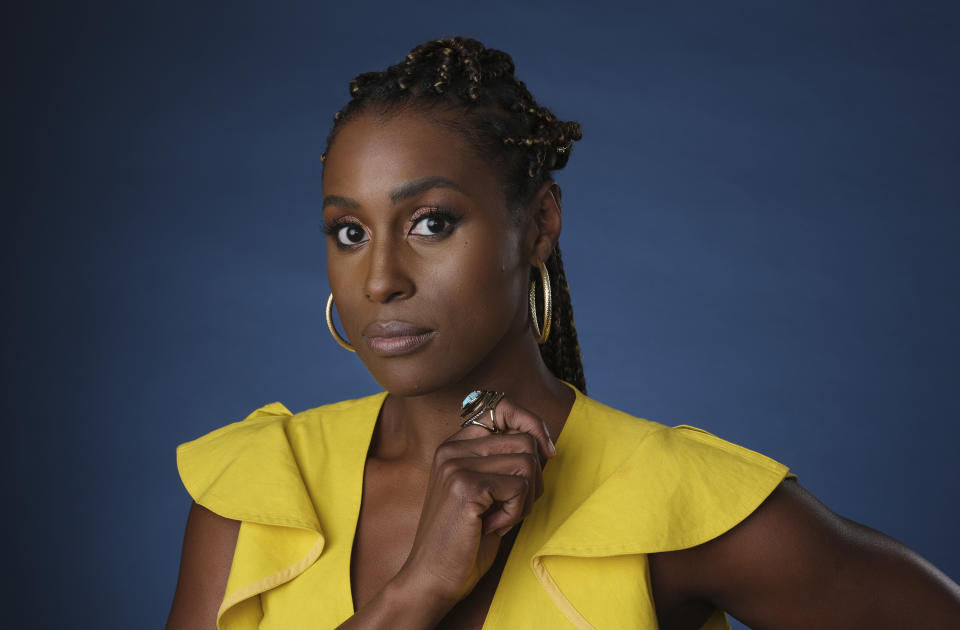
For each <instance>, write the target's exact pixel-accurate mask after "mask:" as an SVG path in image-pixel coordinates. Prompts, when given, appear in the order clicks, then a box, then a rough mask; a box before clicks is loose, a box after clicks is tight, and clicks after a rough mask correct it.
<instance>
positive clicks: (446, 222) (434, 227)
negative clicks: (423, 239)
mask: <svg viewBox="0 0 960 630" xmlns="http://www.w3.org/2000/svg"><path fill="white" fill-rule="evenodd" d="M457 220H458V217H457V216H455V215H452V214H450V213H448V212H446V211H444V210H434V211H433V212H429V213H427V214H424V215H423V216H421V217H420V218H419V219H417V221H416V222H415V223H414V224H413V227H412V228H410V233H411V234H416V235H417V236H440V235H441V234H447V233H449V232H452V231H453V226H454V225H456V223H457Z"/></svg>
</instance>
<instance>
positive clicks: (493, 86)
mask: <svg viewBox="0 0 960 630" xmlns="http://www.w3.org/2000/svg"><path fill="white" fill-rule="evenodd" d="M350 97H351V98H350V101H349V102H348V103H347V104H346V105H345V106H344V107H343V108H342V109H340V111H338V112H337V113H336V114H335V115H334V117H333V121H334V122H333V129H332V130H331V132H330V135H329V136H328V137H327V147H328V148H329V147H330V146H332V144H333V141H334V139H335V138H336V136H337V133H338V132H339V131H340V129H342V128H343V125H344V123H345V122H347V121H349V120H351V119H352V118H354V117H356V116H357V115H358V114H360V113H362V112H371V111H372V112H374V113H377V114H381V115H386V114H389V113H396V112H401V111H405V110H414V111H418V112H423V113H427V114H429V113H431V112H432V111H437V112H440V113H447V112H451V111H453V112H456V114H457V115H456V116H443V115H441V116H436V119H435V121H436V122H437V123H438V124H441V125H444V126H446V127H448V128H451V129H452V130H454V131H456V132H457V133H459V134H461V135H462V136H463V137H465V138H466V139H467V141H468V142H469V143H470V145H471V146H472V147H474V148H475V150H476V153H477V155H478V156H479V157H481V158H482V159H483V160H485V161H486V162H487V163H488V164H489V165H490V166H491V167H492V168H494V169H495V171H496V172H498V173H499V174H500V181H501V182H502V183H503V184H502V185H503V191H502V192H503V196H504V199H506V200H507V202H508V207H509V208H510V211H511V214H512V215H513V217H514V219H515V220H517V221H519V220H520V219H521V218H522V210H523V208H524V207H525V206H526V204H527V203H528V202H529V201H530V200H531V199H532V198H533V195H534V194H535V193H536V192H537V191H538V190H539V189H540V187H541V186H542V185H543V184H544V183H545V182H547V181H549V180H550V179H551V172H552V171H555V170H558V169H561V168H563V167H564V166H566V164H567V160H569V159H570V153H571V150H572V148H573V141H574V140H579V139H580V137H581V132H580V125H579V124H578V123H576V122H572V121H571V122H563V121H560V120H557V118H556V116H554V115H553V113H552V112H551V111H550V110H549V109H547V108H546V107H542V106H540V105H539V104H538V103H537V102H536V100H534V98H533V96H532V95H531V94H530V91H529V90H527V86H526V85H524V83H523V82H522V81H520V80H519V79H518V78H517V77H516V76H514V65H513V59H512V58H511V57H510V55H508V54H507V53H505V52H503V51H500V50H494V49H492V48H486V47H484V45H483V44H481V43H480V42H478V41H477V40H475V39H469V38H463V37H454V38H452V39H440V40H434V41H430V42H427V43H425V44H421V45H420V46H417V47H416V48H414V49H413V50H411V51H410V52H409V53H408V54H407V56H406V58H405V59H404V60H403V61H401V62H400V63H398V64H395V65H392V66H390V67H389V68H387V69H386V70H385V71H382V72H365V73H363V74H360V75H358V76H357V77H356V78H354V79H353V81H351V82H350ZM325 159H326V153H324V154H323V155H322V156H321V160H325ZM546 265H547V270H548V272H549V274H550V285H551V286H550V288H551V291H552V294H553V314H552V315H553V323H552V325H551V328H550V336H549V338H548V339H547V341H546V343H544V344H543V345H541V346H540V354H541V356H542V357H543V360H544V363H546V365H547V367H548V368H549V369H550V371H551V372H552V373H553V374H554V375H555V376H557V377H558V378H561V379H563V380H565V381H567V382H569V383H571V384H573V385H575V386H576V387H577V388H578V389H579V390H580V391H582V392H586V382H585V380H584V376H583V364H582V360H581V357H580V344H579V342H578V341H577V331H576V328H575V327H574V321H573V307H572V305H571V303H570V288H569V286H568V285H567V277H566V274H565V273H564V271H563V260H562V258H561V256H560V247H559V245H557V246H556V247H555V248H554V249H553V251H552V252H551V254H550V256H549V257H548V258H547V260H546ZM539 278H540V274H539V272H537V271H536V270H531V280H532V281H536V282H538V283H539V282H540V280H539ZM537 293H538V294H540V293H541V292H540V291H538V292H537ZM537 305H538V308H539V309H541V310H542V308H543V303H542V300H538V302H537Z"/></svg>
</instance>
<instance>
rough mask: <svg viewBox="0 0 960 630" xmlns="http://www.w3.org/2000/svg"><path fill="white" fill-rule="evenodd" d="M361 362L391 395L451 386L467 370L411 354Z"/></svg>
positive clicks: (414, 393) (449, 387) (458, 381)
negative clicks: (410, 355) (409, 355)
mask: <svg viewBox="0 0 960 630" xmlns="http://www.w3.org/2000/svg"><path fill="white" fill-rule="evenodd" d="M364 364H365V365H366V366H367V370H369V372H370V374H371V375H372V376H373V378H374V380H375V381H377V383H378V384H379V385H380V387H382V388H383V389H384V390H386V391H387V392H389V393H391V394H393V395H394V396H422V395H424V394H430V393H433V392H437V391H444V390H449V389H455V388H456V387H457V385H458V383H460V382H462V381H463V380H464V378H465V377H466V374H467V372H468V371H469V370H467V369H464V368H463V366H452V365H449V364H446V363H443V362H441V361H437V360H430V359H426V360H424V358H419V359H418V360H414V357H409V358H406V357H396V358H392V359H380V358H376V359H375V360H374V361H373V362H367V361H364ZM458 367H459V368H460V369H457V368H458ZM464 394H466V392H464Z"/></svg>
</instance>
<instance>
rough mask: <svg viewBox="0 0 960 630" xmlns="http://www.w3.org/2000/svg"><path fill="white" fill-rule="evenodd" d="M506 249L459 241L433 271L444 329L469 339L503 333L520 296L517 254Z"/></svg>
mask: <svg viewBox="0 0 960 630" xmlns="http://www.w3.org/2000/svg"><path fill="white" fill-rule="evenodd" d="M510 245H511V243H502V242H501V243H483V242H471V241H461V243H460V247H459V248H458V250H457V251H456V252H455V253H453V255H451V256H450V257H449V258H448V259H447V261H446V262H445V263H444V264H442V265H437V266H435V267H434V271H433V274H432V276H433V277H432V278H431V284H433V285H434V286H435V287H438V288H439V287H442V289H441V291H442V294H440V295H437V296H436V297H437V298H438V299H440V300H442V301H443V305H442V307H441V306H440V305H438V312H443V313H448V314H449V316H450V321H449V322H447V323H448V325H450V326H452V327H453V328H455V329H457V330H460V331H470V333H471V334H470V336H472V337H482V336H487V335H489V334H496V333H497V332H499V333H500V334H502V333H503V332H504V327H505V326H507V325H509V323H510V322H511V321H512V320H513V318H514V315H515V311H516V308H517V303H518V299H520V298H521V297H522V296H523V295H524V293H523V290H524V274H523V272H522V269H520V267H521V265H520V264H519V262H520V261H519V258H520V257H519V252H518V251H517V248H515V247H511V246H510ZM518 296H519V297H518Z"/></svg>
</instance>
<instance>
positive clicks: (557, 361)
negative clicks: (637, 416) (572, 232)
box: [531, 245, 587, 393]
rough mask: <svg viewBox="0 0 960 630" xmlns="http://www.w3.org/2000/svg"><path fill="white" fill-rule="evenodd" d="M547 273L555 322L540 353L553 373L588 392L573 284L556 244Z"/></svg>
mask: <svg viewBox="0 0 960 630" xmlns="http://www.w3.org/2000/svg"><path fill="white" fill-rule="evenodd" d="M546 264H547V272H548V273H549V274H550V292H551V294H552V297H553V300H552V301H553V321H554V324H553V325H552V326H551V327H550V336H549V337H547V341H546V342H545V343H544V344H543V345H542V346H540V356H542V357H543V362H544V363H546V364H547V367H548V368H550V371H551V372H553V374H554V376H556V377H557V378H560V379H563V380H565V381H567V382H568V383H570V384H571V385H574V386H576V388H577V389H579V390H580V391H581V392H583V393H586V392H587V383H586V380H585V378H584V376H583V363H582V360H581V357H580V342H579V341H578V339H577V329H576V326H575V325H574V320H573V305H572V304H571V302H570V285H568V284H567V275H566V274H565V273H564V271H563V258H562V257H561V255H560V246H559V245H557V246H556V247H555V248H554V250H553V253H552V255H551V256H550V257H549V258H547V262H546ZM533 274H534V275H532V276H531V277H532V278H534V277H535V280H534V282H536V283H537V286H539V283H540V274H539V273H538V272H533ZM542 310H543V300H542V295H541V292H540V291H537V312H538V313H539V312H541V311H542Z"/></svg>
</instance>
